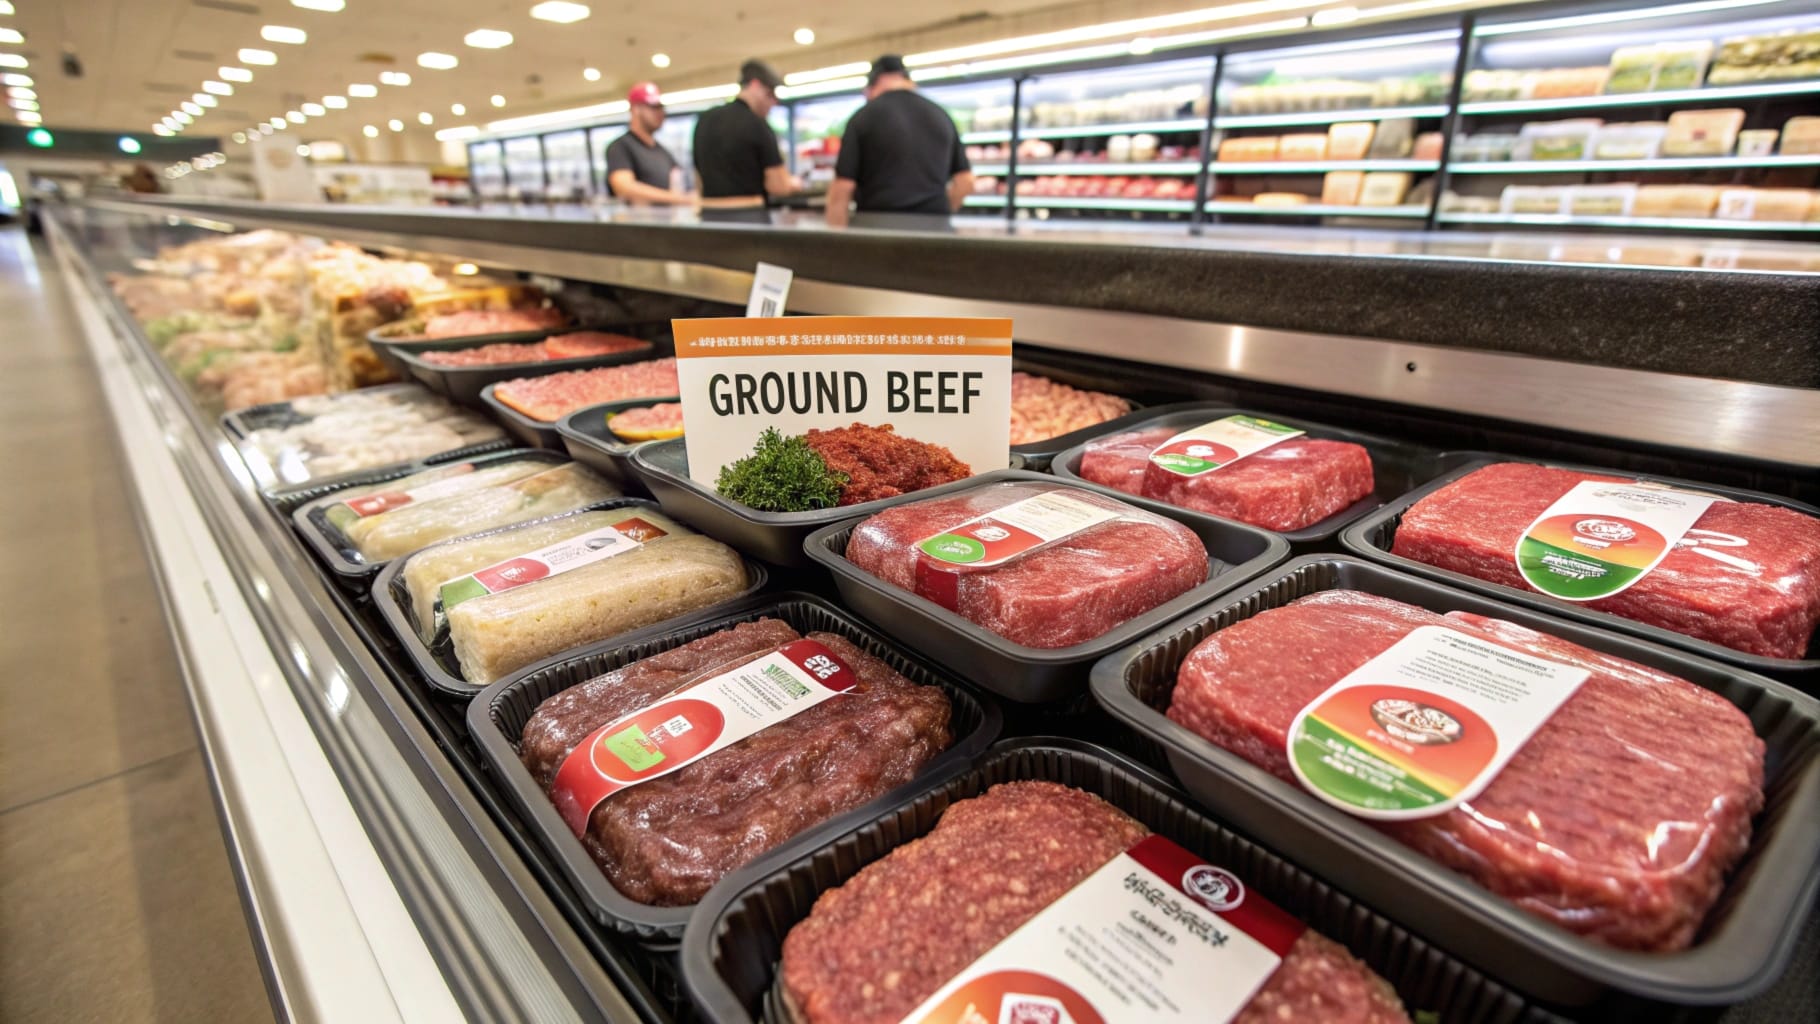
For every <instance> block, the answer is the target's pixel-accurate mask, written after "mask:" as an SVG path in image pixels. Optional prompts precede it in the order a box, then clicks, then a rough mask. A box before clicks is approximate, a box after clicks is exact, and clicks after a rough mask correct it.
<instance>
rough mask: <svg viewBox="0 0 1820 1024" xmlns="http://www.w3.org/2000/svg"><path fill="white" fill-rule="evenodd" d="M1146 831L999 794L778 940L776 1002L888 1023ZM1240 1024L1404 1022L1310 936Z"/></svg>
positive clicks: (1072, 803)
mask: <svg viewBox="0 0 1820 1024" xmlns="http://www.w3.org/2000/svg"><path fill="white" fill-rule="evenodd" d="M1148 834H1149V830H1148V829H1146V828H1144V826H1143V825H1141V824H1139V823H1138V822H1137V821H1135V820H1133V819H1132V818H1131V817H1129V816H1128V815H1126V814H1125V813H1124V812H1122V811H1120V810H1119V809H1118V808H1116V807H1113V806H1112V805H1111V804H1109V803H1106V802H1105V801H1104V800H1101V799H1100V798H1098V797H1096V796H1093V795H1092V794H1089V793H1086V792H1083V791H1081V790H1078V789H1072V788H1070V787H1067V786H1062V785H1057V784H1056V783H1053V782H1008V783H1004V784H1002V785H998V786H994V787H992V788H991V789H990V790H988V791H987V792H986V793H985V794H984V795H983V796H979V797H975V798H974V799H971V800H963V801H960V802H959V803H956V804H954V805H953V806H951V807H949V808H948V809H947V811H945V812H944V813H943V814H942V820H941V821H940V822H939V823H938V824H937V825H936V826H935V829H934V830H933V831H931V832H930V833H929V834H928V835H926V836H924V837H922V838H921V839H918V840H915V841H913V842H910V843H907V844H905V845H903V846H900V847H898V848H897V849H895V850H893V851H892V852H891V853H890V854H889V855H888V856H886V857H885V858H884V859H882V860H878V861H875V862H873V863H872V864H869V865H867V866H866V868H865V869H864V870H862V871H860V872H859V873H858V874H856V875H854V876H853V877H852V878H850V879H848V880H847V882H846V884H844V885H842V886H840V887H839V888H836V889H830V890H829V891H827V892H825V893H823V894H822V895H821V898H820V899H818V900H816V901H815V907H814V909H813V910H811V911H810V913H809V916H808V917H807V918H805V919H804V920H803V921H801V922H800V923H798V924H797V926H796V927H795V928H792V929H791V930H790V934H789V935H788V936H786V937H785V939H784V950H783V963H782V966H781V972H782V980H783V985H784V992H785V994H786V996H787V997H788V999H789V1000H790V1002H791V1004H792V1005H794V1006H795V1007H796V1009H797V1012H798V1015H799V1016H800V1017H802V1018H803V1020H804V1022H805V1024H895V1022H897V1021H899V1020H902V1019H903V1018H904V1016H905V1015H906V1014H908V1013H909V1012H910V1011H912V1010H914V1009H916V1008H917V1007H918V1006H920V1005H921V1004H922V1003H923V1001H924V1000H926V999H928V998H929V997H930V996H932V995H934V994H935V993H936V991H938V990H939V989H940V988H941V987H942V986H943V985H945V984H947V983H948V980H949V979H950V978H953V977H954V976H955V975H957V974H959V973H960V972H961V971H963V970H965V969H966V967H967V966H968V965H969V964H971V963H972V962H973V961H975V960H977V959H979V958H980V957H981V956H983V955H984V954H985V953H986V952H988V951H989V950H991V949H992V947H993V946H996V945H997V944H998V943H999V942H1001V941H1003V940H1004V939H1005V937H1006V936H1008V935H1010V934H1011V933H1012V932H1014V931H1016V930H1017V929H1018V928H1019V927H1021V926H1022V925H1023V924H1024V923H1025V922H1027V921H1029V920H1030V919H1031V918H1033V917H1035V916H1036V915H1037V914H1038V913H1039V912H1040V911H1041V910H1042V909H1043V908H1044V907H1047V906H1048V905H1049V904H1051V903H1053V902H1055V901H1056V900H1057V899H1060V898H1061V897H1062V896H1063V895H1064V894H1065V893H1067V892H1068V890H1070V889H1072V888H1074V887H1075V886H1076V885H1079V884H1080V883H1081V882H1082V881H1085V880H1086V878H1087V876H1089V875H1091V874H1092V873H1093V872H1094V871H1096V870H1098V869H1099V868H1100V867H1102V866H1103V865H1104V864H1105V863H1106V862H1107V861H1110V860H1111V859H1112V858H1114V857H1116V856H1118V855H1119V854H1120V853H1123V852H1124V851H1125V850H1127V849H1129V848H1130V847H1131V846H1133V845H1134V844H1136V843H1137V842H1138V840H1140V839H1142V838H1143V837H1144V836H1146V835H1148ZM1208 982H1209V984H1213V983H1216V979H1208ZM1236 1020H1237V1021H1239V1022H1242V1024H1266V1022H1280V1021H1320V1022H1322V1024H1329V1022H1341V1024H1390V1022H1392V1021H1406V1020H1408V1017H1406V1016H1405V1015H1404V1013H1403V1010H1402V1007H1401V1006H1400V1005H1399V1003H1398V1001H1397V997H1396V993H1395V992H1393V991H1392V990H1391V988H1390V986H1389V985H1388V984H1386V983H1385V982H1384V980H1383V979H1382V978H1379V977H1378V976H1377V975H1375V974H1373V973H1372V972H1371V969H1370V968H1368V967H1366V966H1365V965H1364V964H1362V963H1360V962H1359V961H1357V960H1355V959H1353V957H1352V955H1351V954H1349V953H1347V952H1346V950H1345V949H1343V948H1341V947H1340V946H1339V945H1337V944H1335V943H1334V942H1332V941H1330V940H1328V939H1325V938H1322V937H1321V936H1319V935H1317V934H1315V933H1313V932H1304V933H1303V934H1302V937H1301V938H1300V939H1298V940H1297V941H1296V944H1295V945H1294V946H1292V947H1291V948H1290V950H1289V955H1288V956H1287V957H1285V958H1284V959H1283V962H1282V963H1281V964H1280V965H1279V966H1278V967H1277V970H1276V973H1274V974H1272V975H1271V976H1270V979H1269V980H1268V981H1266V982H1265V983H1264V987H1263V988H1262V989H1260V990H1259V991H1258V993H1257V995H1256V996H1254V997H1253V998H1252V1000H1251V1003H1250V1004H1249V1005H1248V1006H1246V1008H1245V1009H1244V1011H1243V1012H1241V1013H1240V1014H1239V1016H1238V1017H1237V1018H1236Z"/></svg>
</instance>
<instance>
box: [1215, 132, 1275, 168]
mask: <svg viewBox="0 0 1820 1024" xmlns="http://www.w3.org/2000/svg"><path fill="white" fill-rule="evenodd" d="M1278 147H1279V141H1278V139H1277V137H1276V136H1275V135H1251V136H1245V137H1241V138H1236V139H1221V140H1220V154H1219V159H1220V161H1221V162H1222V163H1245V162H1250V161H1254V160H1275V159H1276V158H1277V149H1278Z"/></svg>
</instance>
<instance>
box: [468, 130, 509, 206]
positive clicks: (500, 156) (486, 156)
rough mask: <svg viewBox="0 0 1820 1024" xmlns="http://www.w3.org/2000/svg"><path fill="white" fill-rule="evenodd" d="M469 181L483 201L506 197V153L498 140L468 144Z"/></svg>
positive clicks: (476, 194)
mask: <svg viewBox="0 0 1820 1024" xmlns="http://www.w3.org/2000/svg"><path fill="white" fill-rule="evenodd" d="M468 181H469V182H470V183H472V184H473V186H474V195H475V197H476V198H478V199H480V200H481V201H482V202H489V201H497V200H502V199H504V198H506V165H505V153H504V152H503V151H502V149H501V146H500V144H499V143H497V142H474V143H470V144H469V145H468Z"/></svg>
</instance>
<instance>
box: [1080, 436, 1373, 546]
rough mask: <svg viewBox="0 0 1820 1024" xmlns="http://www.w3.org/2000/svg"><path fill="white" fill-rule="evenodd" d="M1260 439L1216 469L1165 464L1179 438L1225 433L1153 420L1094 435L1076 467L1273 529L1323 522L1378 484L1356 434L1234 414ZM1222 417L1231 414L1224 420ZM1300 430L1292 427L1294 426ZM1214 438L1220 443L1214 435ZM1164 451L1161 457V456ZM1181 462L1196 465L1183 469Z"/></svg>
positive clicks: (1111, 482) (1110, 482) (1119, 486)
mask: <svg viewBox="0 0 1820 1024" xmlns="http://www.w3.org/2000/svg"><path fill="white" fill-rule="evenodd" d="M1232 418H1237V419H1241V420H1244V421H1246V422H1245V423H1241V424H1238V427H1239V428H1240V429H1241V430H1245V431H1246V433H1247V434H1256V435H1257V436H1256V438H1255V442H1254V443H1257V442H1271V441H1272V439H1273V436H1274V437H1277V438H1281V439H1280V440H1274V443H1269V444H1268V446H1266V447H1260V448H1257V449H1255V450H1252V451H1250V452H1249V454H1244V455H1242V456H1241V457H1238V458H1236V459H1233V458H1230V457H1229V458H1228V459H1227V460H1224V461H1223V463H1222V464H1220V465H1218V466H1217V468H1214V469H1210V470H1202V469H1201V468H1200V466H1199V465H1188V466H1185V467H1178V468H1175V469H1171V468H1166V467H1165V466H1164V465H1163V464H1161V462H1168V461H1170V460H1169V459H1168V455H1167V453H1166V452H1165V451H1164V449H1166V448H1170V447H1181V446H1182V445H1181V444H1180V443H1176V444H1172V442H1176V441H1177V439H1178V438H1188V439H1189V443H1192V438H1191V435H1194V434H1196V433H1208V432H1209V431H1208V429H1207V428H1213V429H1214V430H1215V431H1219V432H1223V431H1224V430H1226V429H1228V428H1226V427H1222V426H1216V424H1206V425H1205V426H1204V427H1201V428H1192V429H1190V430H1187V431H1184V430H1182V429H1181V428H1179V427H1152V428H1149V429H1147V430H1140V431H1135V432H1133V433H1129V434H1114V435H1112V436H1111V437H1105V438H1101V439H1100V440H1098V441H1093V442H1090V443H1089V444H1088V445H1087V448H1086V450H1085V451H1084V452H1082V454H1081V463H1080V468H1079V469H1078V470H1077V472H1078V473H1079V474H1080V476H1081V478H1082V479H1084V480H1089V481H1092V482H1093V483H1096V484H1100V485H1102V486H1105V487H1111V488H1113V489H1114V490H1119V491H1124V492H1125V493H1126V494H1135V495H1137V496H1139V497H1142V498H1152V499H1154V500H1156V501H1165V502H1168V503H1169V504H1171V505H1178V506H1180V507H1182V508H1186V509H1192V510H1194V511H1196V512H1205V513H1207V514H1208V515H1213V516H1219V517H1221V518H1223V519H1236V520H1238V521H1239V522H1241V523H1250V524H1251V525H1253V526H1261V527H1263V528H1265V529H1267V530H1299V529H1301V528H1303V527H1305V526H1309V525H1311V524H1313V523H1317V522H1320V521H1321V520H1323V519H1325V518H1327V517H1328V516H1331V515H1333V514H1334V513H1336V512H1339V511H1340V510H1342V509H1344V508H1346V507H1347V506H1349V505H1351V504H1353V503H1354V502H1356V501H1358V500H1359V499H1360V498H1363V497H1366V496H1367V495H1370V494H1371V493H1372V491H1373V488H1374V486H1375V485H1374V481H1373V476H1372V468H1371V453H1370V452H1368V451H1366V449H1365V448H1364V446H1362V445H1357V444H1353V443H1352V442H1350V441H1329V440H1324V439H1321V438H1314V437H1308V436H1306V435H1303V434H1301V432H1300V431H1294V428H1287V427H1285V428H1282V429H1281V430H1278V431H1276V432H1275V433H1274V435H1273V434H1272V433H1266V432H1264V431H1262V430H1252V429H1251V428H1250V424H1251V423H1253V422H1255V423H1261V424H1265V425H1266V426H1267V427H1269V428H1277V427H1280V425H1279V424H1271V423H1268V421H1261V420H1255V419H1254V418H1253V417H1229V419H1232ZM1218 422H1221V423H1223V422H1224V421H1218ZM1292 431H1293V432H1292ZM1213 443H1220V442H1218V441H1214V442H1213ZM1159 456H1161V457H1162V459H1161V462H1159ZM1182 468H1187V469H1192V470H1195V472H1192V473H1183V472H1181V471H1180V469H1182Z"/></svg>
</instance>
